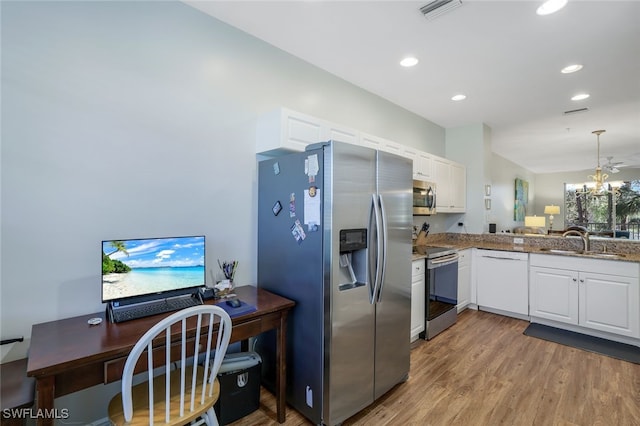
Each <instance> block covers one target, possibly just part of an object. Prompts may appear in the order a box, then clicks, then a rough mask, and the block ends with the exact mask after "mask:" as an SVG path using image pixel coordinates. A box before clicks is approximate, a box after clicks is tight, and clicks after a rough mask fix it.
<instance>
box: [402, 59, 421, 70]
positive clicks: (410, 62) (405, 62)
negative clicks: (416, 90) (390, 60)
mask: <svg viewBox="0 0 640 426" xmlns="http://www.w3.org/2000/svg"><path fill="white" fill-rule="evenodd" d="M417 64H418V58H416V57H413V56H407V57H406V58H404V59H403V60H401V61H400V65H402V66H403V67H407V68H408V67H413V66H416V65H417Z"/></svg>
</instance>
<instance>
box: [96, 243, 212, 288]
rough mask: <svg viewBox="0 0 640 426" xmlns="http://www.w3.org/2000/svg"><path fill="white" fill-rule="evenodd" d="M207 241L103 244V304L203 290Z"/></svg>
mask: <svg viewBox="0 0 640 426" xmlns="http://www.w3.org/2000/svg"><path fill="white" fill-rule="evenodd" d="M204 245H205V243H204V237H178V238H156V239H141V240H111V241H103V242H102V300H103V301H108V300H115V299H123V298H126V297H132V296H139V295H143V294H150V293H157V292H163V291H168V290H177V289H182V288H188V287H195V286H203V285H204V282H205V266H204V259H205V256H204V249H205V247H204Z"/></svg>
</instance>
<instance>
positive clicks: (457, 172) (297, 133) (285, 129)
mask: <svg viewBox="0 0 640 426" xmlns="http://www.w3.org/2000/svg"><path fill="white" fill-rule="evenodd" d="M329 140H334V141H340V142H346V143H351V144H354V145H361V146H366V147H369V148H373V149H377V150H380V151H385V152H390V153H392V154H396V155H400V156H402V157H406V158H409V159H411V160H412V161H413V178H414V179H417V180H425V181H430V182H435V183H436V184H437V202H436V203H437V212H438V213H464V211H465V210H466V199H467V192H466V191H467V188H466V169H465V167H464V166H463V165H462V164H458V163H454V162H453V161H449V160H447V159H444V158H440V157H437V156H435V155H431V154H429V153H427V152H423V151H419V150H418V149H415V148H412V147H408V146H405V145H402V144H400V143H398V142H395V141H392V140H389V139H385V138H381V137H379V136H374V135H370V134H367V133H364V132H360V131H358V130H356V129H352V128H349V127H346V126H342V125H338V124H336V123H332V122H330V121H327V120H322V119H320V118H317V117H313V116H310V115H307V114H302V113H300V112H296V111H292V110H290V109H287V108H278V109H276V110H275V111H271V112H269V113H266V114H263V115H262V116H260V117H259V118H258V122H257V134H256V152H257V153H258V154H265V155H269V156H277V155H282V154H286V153H289V152H302V151H304V150H305V149H306V147H307V145H309V144H313V143H318V142H325V141H329Z"/></svg>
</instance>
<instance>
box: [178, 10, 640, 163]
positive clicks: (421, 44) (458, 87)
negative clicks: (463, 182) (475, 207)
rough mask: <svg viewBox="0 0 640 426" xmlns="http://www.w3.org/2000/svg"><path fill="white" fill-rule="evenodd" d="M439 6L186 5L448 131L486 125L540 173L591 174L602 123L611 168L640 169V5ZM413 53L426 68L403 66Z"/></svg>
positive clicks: (504, 149)
mask: <svg viewBox="0 0 640 426" xmlns="http://www.w3.org/2000/svg"><path fill="white" fill-rule="evenodd" d="M430 1H431V0H424V1H420V2H416V1H321V0H315V1H313V0H307V1H204V2H202V1H186V3H188V4H190V5H192V6H194V7H196V8H198V9H199V10H202V11H204V12H206V13H207V14H209V15H212V16H214V17H216V18H217V19H219V20H221V21H224V22H226V23H228V24H230V25H232V26H234V27H237V28H239V29H241V30H243V31H246V32H247V33H249V34H252V35H254V36H255V37H257V38H260V39H262V40H264V41H266V42H268V43H270V44H272V45H274V46H276V47H278V48H280V49H282V50H284V51H287V52H289V53H291V54H293V55H295V56H297V57H299V58H302V59H304V60H305V61H307V62H310V63H312V64H314V65H316V66H318V67H320V68H322V69H324V70H326V71H328V72H330V73H332V74H334V75H337V76H339V77H341V78H343V79H345V80H347V81H349V82H351V83H353V84H355V85H357V86H359V87H362V88H364V89H366V90H368V91H370V92H373V93H375V94H377V95H379V96H381V97H383V98H386V99H388V100H389V101H391V102H393V103H395V104H397V105H400V106H402V107H404V108H406V109H407V110H410V111H413V112H414V113H416V114H418V115H420V116H422V117H425V118H427V119H429V120H431V121H433V122H434V123H436V124H438V125H440V126H443V127H445V128H452V127H458V126H465V125H468V124H474V123H480V122H483V123H486V124H487V125H488V126H489V127H491V129H492V149H493V151H494V152H495V153H497V154H499V155H501V156H503V157H505V158H507V159H509V160H511V161H513V162H515V163H516V164H519V165H521V166H523V167H525V168H527V169H529V170H531V171H533V172H536V173H546V172H560V171H575V170H588V169H593V168H594V167H595V165H596V157H597V154H596V145H597V144H596V136H595V135H593V134H592V133H591V132H592V131H593V130H596V129H606V133H604V134H603V135H602V136H601V137H600V147H601V148H600V150H601V163H602V164H604V163H605V162H606V161H607V160H606V157H608V156H612V157H613V161H615V162H617V161H623V162H624V163H625V164H626V165H627V166H634V167H640V1H615V0H604V1H588V0H582V1H580V0H569V3H568V4H567V6H566V7H565V8H564V9H562V10H561V11H559V12H557V13H555V14H553V15H548V16H538V15H536V13H535V11H536V8H537V7H538V6H539V5H540V4H541V3H542V0H540V1H524V0H512V1H482V0H463V4H462V6H461V7H459V8H456V9H453V10H451V11H449V12H447V13H445V14H443V15H442V16H440V17H437V18H435V19H432V20H428V19H426V18H425V17H424V16H423V15H422V13H421V12H420V10H419V9H420V7H422V6H424V5H425V4H427V3H429V2H430ZM408 54H411V55H414V56H416V57H417V58H418V59H419V60H420V62H419V64H418V65H417V66H415V67H414V68H408V69H407V68H402V67H400V66H399V65H398V63H399V61H400V60H401V59H402V58H403V57H404V56H405V55H408ZM573 63H580V64H583V65H584V68H583V69H582V70H581V71H579V72H577V73H574V74H561V73H560V69H561V68H563V67H564V66H566V65H569V64H573ZM580 92H587V93H589V94H590V95H591V96H590V98H588V99H586V100H583V101H571V100H570V98H571V97H572V96H573V95H575V94H577V93H580ZM457 93H464V94H466V95H467V99H466V100H464V101H461V102H453V101H451V99H450V98H451V96H453V95H455V94H457ZM584 107H587V108H589V111H588V112H583V113H578V114H572V115H564V114H563V113H564V111H568V110H574V109H578V108H584Z"/></svg>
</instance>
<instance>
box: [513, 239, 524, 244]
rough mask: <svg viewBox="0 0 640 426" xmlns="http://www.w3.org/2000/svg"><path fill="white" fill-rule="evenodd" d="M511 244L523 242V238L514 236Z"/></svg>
mask: <svg viewBox="0 0 640 426" xmlns="http://www.w3.org/2000/svg"><path fill="white" fill-rule="evenodd" d="M513 244H524V238H514V239H513Z"/></svg>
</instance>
